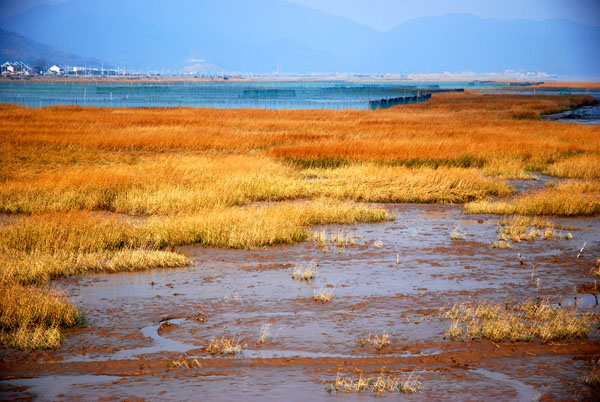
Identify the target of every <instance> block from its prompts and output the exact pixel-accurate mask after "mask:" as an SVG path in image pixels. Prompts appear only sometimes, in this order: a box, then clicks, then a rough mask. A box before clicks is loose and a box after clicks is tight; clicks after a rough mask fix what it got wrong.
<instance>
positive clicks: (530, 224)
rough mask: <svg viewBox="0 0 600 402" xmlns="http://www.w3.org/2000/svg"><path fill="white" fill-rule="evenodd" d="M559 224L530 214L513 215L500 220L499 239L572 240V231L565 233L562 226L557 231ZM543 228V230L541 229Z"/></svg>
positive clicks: (516, 241) (515, 240)
mask: <svg viewBox="0 0 600 402" xmlns="http://www.w3.org/2000/svg"><path fill="white" fill-rule="evenodd" d="M556 228H557V225H554V224H553V223H552V222H550V221H549V220H547V219H543V218H539V217H528V216H513V217H510V218H507V219H501V220H500V221H499V222H498V241H505V242H507V241H513V242H515V243H520V242H521V241H523V240H525V241H533V240H536V239H543V240H556V241H560V240H562V239H563V238H564V239H566V240H571V239H572V238H573V235H572V234H571V233H570V232H565V234H564V235H563V233H562V228H561V229H560V231H559V232H558V233H557V231H556ZM541 229H543V231H541Z"/></svg>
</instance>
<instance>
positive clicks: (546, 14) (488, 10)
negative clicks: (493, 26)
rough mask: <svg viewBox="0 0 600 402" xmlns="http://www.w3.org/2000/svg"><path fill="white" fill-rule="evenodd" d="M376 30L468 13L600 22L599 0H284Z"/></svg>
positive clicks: (508, 17) (594, 23)
mask: <svg viewBox="0 0 600 402" xmlns="http://www.w3.org/2000/svg"><path fill="white" fill-rule="evenodd" d="M287 1H289V2H291V3H297V4H302V5H305V6H309V7H312V8H316V9H319V10H323V11H326V12H328V13H330V14H334V15H338V16H343V17H347V18H350V19H352V20H354V21H358V22H360V23H363V24H365V25H368V26H371V27H373V28H375V29H378V30H388V29H391V28H394V27H395V26H396V25H398V24H399V23H401V22H403V21H406V20H409V19H412V18H418V17H427V16H438V15H444V14H449V13H470V14H474V15H477V16H479V17H482V18H499V19H515V18H522V19H533V20H543V19H549V18H564V19H569V20H572V21H576V22H580V23H585V24H589V25H600V0H492V1H490V0H460V1H457V0H287Z"/></svg>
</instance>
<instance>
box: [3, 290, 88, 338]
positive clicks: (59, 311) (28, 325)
mask: <svg viewBox="0 0 600 402" xmlns="http://www.w3.org/2000/svg"><path fill="white" fill-rule="evenodd" d="M79 320H80V315H79V312H78V311H77V308H75V306H73V305H72V304H71V303H69V302H68V301H67V299H66V297H65V296H63V295H61V294H59V293H57V292H56V291H53V290H50V289H40V288H37V287H25V286H21V285H19V284H16V283H12V284H0V343H1V344H4V345H8V346H10V347H13V348H15V349H54V348H57V347H58V346H59V345H60V341H61V340H62V335H61V332H60V328H66V327H72V326H75V325H76V324H77V323H78V321H79Z"/></svg>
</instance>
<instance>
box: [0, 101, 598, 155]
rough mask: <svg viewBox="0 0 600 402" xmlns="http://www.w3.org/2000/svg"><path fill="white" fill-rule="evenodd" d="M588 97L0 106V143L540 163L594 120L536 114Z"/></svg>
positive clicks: (593, 146) (593, 144)
mask: <svg viewBox="0 0 600 402" xmlns="http://www.w3.org/2000/svg"><path fill="white" fill-rule="evenodd" d="M592 101H593V98H592V97H589V96H581V95H577V96H575V95H574V96H526V95H477V94H473V93H468V92H467V93H465V94H455V93H450V94H434V96H433V97H432V99H431V100H430V101H428V102H424V103H420V104H414V105H404V106H399V107H393V108H390V109H387V110H377V111H362V110H346V111H333V110H252V109H243V110H218V109H193V108H174V109H171V108H167V109H164V108H155V109H154V108H153V109H109V108H83V107H70V106H69V107H65V106H61V107H50V108H43V109H35V108H24V107H18V106H8V105H3V106H0V120H1V121H2V124H1V125H0V142H1V143H2V144H4V145H3V146H4V147H9V151H10V149H11V148H12V147H15V146H16V147H23V146H31V145H35V146H36V147H37V146H41V145H44V146H48V145H53V146H56V145H58V146H77V147H85V148H93V149H104V150H120V151H123V150H127V151H129V152H147V151H166V150H177V151H181V150H186V151H193V152H197V151H212V152H214V151H228V152H235V151H248V150H256V151H258V152H262V153H265V154H267V155H269V156H274V157H278V158H288V159H302V160H307V159H308V160H310V159H319V158H343V159H345V160H354V159H357V160H370V161H373V160H378V161H386V162H398V161H400V162H402V161H404V162H406V161H409V162H410V161H414V160H417V161H431V160H433V161H441V162H442V164H445V163H444V162H445V161H446V162H447V161H450V162H452V161H458V162H456V163H454V165H455V166H465V165H468V166H472V164H473V163H475V164H476V165H479V166H481V165H482V164H483V162H484V161H485V160H487V159H489V158H491V157H495V158H497V157H498V156H499V155H513V156H519V157H520V158H522V159H524V160H531V159H533V160H536V161H537V160H539V161H542V162H544V163H546V162H553V159H555V158H557V157H560V156H561V155H563V154H575V153H581V152H588V151H593V152H597V151H598V150H600V135H599V134H600V131H599V128H598V127H593V126H581V125H574V124H556V123H553V122H546V121H541V120H540V118H539V117H540V114H542V113H549V112H554V111H557V110H563V109H567V108H570V107H573V106H577V105H581V104H587V103H591V102H592ZM465 158H467V159H466V162H464V160H465ZM461 160H463V162H461ZM446 164H450V165H452V164H453V163H446Z"/></svg>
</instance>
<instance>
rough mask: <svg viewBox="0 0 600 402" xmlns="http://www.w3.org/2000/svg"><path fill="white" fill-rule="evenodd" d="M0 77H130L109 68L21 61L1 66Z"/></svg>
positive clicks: (125, 73)
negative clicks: (32, 63)
mask: <svg viewBox="0 0 600 402" xmlns="http://www.w3.org/2000/svg"><path fill="white" fill-rule="evenodd" d="M1 67H2V72H1V74H2V76H3V77H13V78H21V77H23V78H24V77H31V76H34V75H39V76H73V77H77V76H81V77H91V76H98V77H100V76H117V75H123V76H124V75H132V74H131V73H128V72H127V71H126V70H123V69H109V68H90V67H73V66H68V67H63V66H61V65H58V64H53V65H45V64H43V63H36V64H34V65H32V66H30V65H28V64H27V63H24V62H22V61H12V62H11V61H7V62H5V63H3V64H2V66H1Z"/></svg>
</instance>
